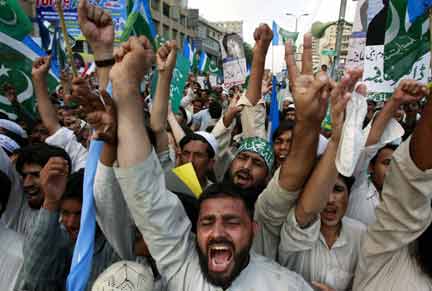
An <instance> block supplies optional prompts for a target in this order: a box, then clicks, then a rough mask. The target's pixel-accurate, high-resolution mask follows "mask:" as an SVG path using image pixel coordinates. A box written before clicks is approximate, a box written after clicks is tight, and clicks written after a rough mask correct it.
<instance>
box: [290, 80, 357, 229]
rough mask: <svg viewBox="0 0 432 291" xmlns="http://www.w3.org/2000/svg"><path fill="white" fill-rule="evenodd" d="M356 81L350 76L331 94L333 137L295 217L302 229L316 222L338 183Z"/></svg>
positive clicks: (308, 184)
mask: <svg viewBox="0 0 432 291" xmlns="http://www.w3.org/2000/svg"><path fill="white" fill-rule="evenodd" d="M358 77H360V76H358ZM356 82H357V79H352V78H351V76H350V75H347V76H345V77H344V78H343V79H342V80H341V82H340V83H339V84H338V85H337V86H336V87H335V88H334V89H333V90H332V92H331V94H330V100H331V120H332V136H331V139H330V141H329V143H328V145H327V149H326V151H325V153H324V155H323V156H322V157H321V159H320V161H319V162H318V165H317V166H316V167H315V169H314V171H313V173H312V176H311V177H310V178H309V180H308V181H307V183H306V186H305V188H304V190H303V192H302V194H301V195H300V199H299V201H298V203H297V205H296V209H295V218H296V220H297V223H298V224H299V226H300V227H304V226H307V225H309V224H310V223H311V222H312V221H313V220H314V219H316V217H317V215H318V214H319V213H320V212H321V211H322V210H323V209H324V208H325V206H326V204H327V202H328V199H329V195H330V193H331V192H332V190H333V187H334V185H335V183H336V178H337V176H338V171H337V169H336V163H335V160H336V154H337V150H338V146H339V141H340V138H341V135H342V128H343V124H344V116H345V108H346V105H347V103H348V100H349V98H350V94H349V93H347V89H348V90H352V87H353V86H354V85H355V83H356ZM349 87H351V88H349Z"/></svg>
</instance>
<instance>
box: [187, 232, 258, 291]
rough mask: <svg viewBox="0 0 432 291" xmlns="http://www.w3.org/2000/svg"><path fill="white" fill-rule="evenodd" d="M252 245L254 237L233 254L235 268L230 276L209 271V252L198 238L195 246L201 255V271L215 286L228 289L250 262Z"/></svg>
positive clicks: (199, 255)
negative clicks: (199, 243) (201, 247)
mask: <svg viewBox="0 0 432 291" xmlns="http://www.w3.org/2000/svg"><path fill="white" fill-rule="evenodd" d="M251 247H252V238H251V240H250V244H249V245H248V246H247V247H246V248H244V249H242V250H240V251H239V252H238V253H234V254H233V256H234V258H233V262H234V268H233V270H232V272H231V274H228V276H224V275H219V274H215V273H212V272H210V271H209V269H208V256H207V254H205V253H203V252H202V250H201V249H200V247H199V245H198V240H196V241H195V248H196V251H197V253H198V257H199V264H200V267H201V272H202V273H203V275H204V278H205V279H206V281H207V282H209V283H210V284H212V285H214V286H217V287H221V288H222V289H224V290H226V289H228V287H229V286H231V284H232V282H233V281H234V280H235V279H236V278H237V277H238V275H240V273H241V271H243V269H244V268H246V266H247V265H248V264H249V252H250V249H251Z"/></svg>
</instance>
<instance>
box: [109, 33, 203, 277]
mask: <svg viewBox="0 0 432 291" xmlns="http://www.w3.org/2000/svg"><path fill="white" fill-rule="evenodd" d="M152 60H153V52H152V48H151V44H150V42H149V41H148V40H147V39H146V38H145V37H140V38H136V37H131V38H130V39H129V41H128V42H127V43H125V44H123V45H122V46H121V47H120V49H119V51H118V55H117V62H116V64H115V65H114V66H113V68H112V69H111V72H110V79H111V82H112V84H113V95H114V99H115V101H116V104H117V116H118V117H117V120H118V134H117V136H118V151H117V152H118V162H119V166H120V168H115V174H116V178H117V180H118V182H119V184H120V187H121V190H122V193H123V195H124V198H125V200H126V203H127V205H128V207H129V210H130V212H131V214H132V217H133V219H134V220H135V223H136V225H137V227H138V229H139V230H140V232H141V234H142V235H143V237H144V238H145V240H146V242H147V245H148V247H149V250H150V253H151V255H152V256H153V258H154V259H155V261H156V263H157V266H158V269H159V270H160V271H161V273H162V274H164V275H165V276H166V278H167V280H168V281H170V279H172V278H173V276H174V275H175V274H176V273H177V272H178V271H179V269H180V268H181V267H182V266H183V265H184V264H185V261H187V260H188V258H189V256H190V254H191V252H193V249H194V247H195V246H194V244H193V243H192V241H191V232H190V231H191V223H190V221H189V219H188V217H187V215H186V213H185V211H184V209H183V206H182V205H181V203H180V201H179V200H178V198H177V197H176V196H175V195H174V194H172V193H170V192H169V191H168V190H167V189H166V185H165V176H164V173H163V171H162V168H161V166H160V163H159V161H158V159H157V157H156V155H155V152H154V150H153V149H152V145H151V144H150V141H149V138H148V136H147V132H146V128H145V126H144V123H143V120H144V116H143V114H144V112H143V110H142V109H141V108H142V100H141V98H140V95H139V92H138V88H139V84H140V82H141V80H142V78H143V77H144V73H145V71H146V69H149V68H150V67H151V65H152Z"/></svg>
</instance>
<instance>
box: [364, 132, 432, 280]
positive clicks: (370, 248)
mask: <svg viewBox="0 0 432 291" xmlns="http://www.w3.org/2000/svg"><path fill="white" fill-rule="evenodd" d="M409 148H410V139H408V140H407V141H406V142H404V143H403V144H402V145H401V146H400V147H399V148H398V149H397V151H396V152H395V153H394V154H393V159H392V162H391V164H390V169H389V172H388V173H387V176H386V179H385V182H384V187H383V190H382V194H381V196H382V201H381V203H380V205H379V206H378V208H377V209H376V217H377V220H376V222H375V223H374V224H372V225H370V226H369V227H368V230H367V235H366V237H365V239H364V241H363V244H362V256H363V257H364V259H365V264H366V266H367V270H368V273H371V274H372V273H373V274H375V271H374V270H376V272H378V270H380V269H381V268H382V267H383V266H384V265H385V264H386V263H387V262H388V261H389V260H390V259H391V258H392V257H393V255H394V253H395V252H397V251H398V250H400V249H402V248H404V247H407V246H408V245H409V244H411V243H412V242H413V241H415V240H416V239H417V238H418V237H419V236H420V235H421V234H422V233H423V232H424V231H425V230H426V229H427V227H429V225H430V223H431V221H432V209H431V196H432V191H431V189H432V170H428V171H421V170H420V169H418V168H417V166H416V165H415V164H414V162H413V160H412V159H411V156H410V149H409Z"/></svg>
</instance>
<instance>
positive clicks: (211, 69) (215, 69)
mask: <svg viewBox="0 0 432 291" xmlns="http://www.w3.org/2000/svg"><path fill="white" fill-rule="evenodd" d="M208 72H209V73H211V74H214V75H220V73H221V70H220V68H219V67H218V65H217V63H216V61H215V60H213V59H211V60H210V63H209V66H208Z"/></svg>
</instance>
